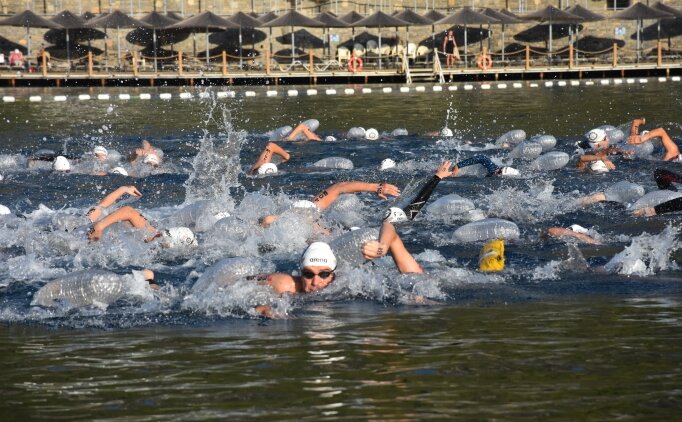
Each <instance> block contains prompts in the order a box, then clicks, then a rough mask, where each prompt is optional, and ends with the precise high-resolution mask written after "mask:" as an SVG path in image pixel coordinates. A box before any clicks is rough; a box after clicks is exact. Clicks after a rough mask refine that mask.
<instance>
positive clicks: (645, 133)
mask: <svg viewBox="0 0 682 422" xmlns="http://www.w3.org/2000/svg"><path fill="white" fill-rule="evenodd" d="M648 133H649V131H648V130H643V131H642V133H640V134H639V136H644V135H647V134H648Z"/></svg>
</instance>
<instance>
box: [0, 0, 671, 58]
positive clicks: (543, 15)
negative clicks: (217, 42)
mask: <svg viewBox="0 0 682 422" xmlns="http://www.w3.org/2000/svg"><path fill="white" fill-rule="evenodd" d="M680 17H682V11H680V10H677V9H675V8H672V7H670V6H667V5H665V4H663V3H660V2H659V3H657V4H656V5H654V6H653V7H649V6H647V5H645V4H643V3H635V4H633V5H632V6H630V7H628V8H627V9H625V10H623V11H620V12H618V13H616V14H614V15H613V16H612V17H611V19H621V20H636V21H637V32H636V35H637V51H638V52H639V51H640V46H641V40H640V32H642V21H643V20H646V19H656V20H658V25H657V28H658V37H659V38H660V33H661V29H660V28H661V20H663V19H673V18H675V21H676V22H677V25H678V26H679V18H680ZM603 19H605V17H604V16H602V15H599V14H596V13H594V12H592V11H590V10H588V9H586V8H584V7H582V6H580V5H576V6H573V7H571V8H569V9H567V10H561V9H558V8H556V7H554V6H547V7H545V8H543V9H539V10H536V11H534V12H531V13H528V14H526V15H524V16H516V15H514V14H513V13H511V12H509V11H507V10H502V11H496V10H493V9H489V8H488V9H484V10H483V11H480V12H479V11H476V10H474V9H472V8H470V7H464V8H461V9H459V10H458V11H456V12H455V13H453V14H450V15H443V14H441V13H440V12H438V11H436V10H431V11H429V12H427V13H426V14H424V15H419V14H417V13H415V12H413V11H412V10H410V9H406V10H403V11H401V12H398V13H396V14H394V15H389V14H386V13H384V12H382V11H377V12H375V13H373V14H372V15H370V16H367V17H364V16H362V15H360V14H358V13H357V12H349V13H348V14H346V15H344V16H340V17H337V16H335V15H334V14H333V13H331V12H323V13H320V14H319V15H318V16H316V17H315V18H309V17H307V16H304V15H302V14H301V13H299V12H297V11H295V10H290V11H288V12H287V13H285V14H283V15H281V16H277V15H275V14H274V13H272V12H271V13H268V14H266V15H263V16H260V17H259V16H258V15H255V14H254V13H252V14H246V13H243V12H238V13H237V14H235V15H233V16H231V17H229V18H222V17H220V16H218V15H216V14H214V13H212V12H210V11H206V12H203V13H201V14H198V15H196V16H193V17H190V18H187V19H184V20H183V19H182V18H181V17H180V16H178V15H175V14H172V13H169V14H166V15H162V14H160V13H158V12H151V13H149V14H148V15H146V16H144V17H143V18H141V19H139V20H138V19H135V18H132V17H130V16H128V15H126V14H125V13H123V12H121V11H114V12H112V13H109V14H106V15H103V16H100V17H94V16H93V15H91V14H90V15H89V16H87V15H86V16H82V17H80V16H77V15H74V14H72V13H71V12H69V11H68V10H66V11H63V12H61V13H59V14H57V15H55V16H54V17H53V18H52V19H50V20H47V19H45V18H42V17H40V16H38V15H36V14H34V13H33V12H31V11H29V10H26V11H24V12H21V13H19V14H17V15H14V16H11V17H9V18H7V19H4V20H0V25H4V26H17V27H25V28H26V31H27V39H28V54H29V55H30V54H31V39H30V37H29V36H28V35H29V30H30V28H48V29H53V30H63V31H64V36H65V42H66V55H67V60H70V51H69V50H70V46H71V44H72V42H71V40H70V36H71V35H72V34H73V31H93V30H94V28H102V29H104V31H105V37H106V31H107V29H114V28H115V29H116V36H117V41H118V42H117V50H118V51H117V56H118V62H119V65H120V60H121V50H120V49H121V47H120V45H121V43H120V29H121V28H133V29H135V31H136V32H137V34H139V35H132V33H131V34H129V36H128V37H127V38H128V40H129V41H130V40H131V39H134V38H135V37H136V36H143V35H144V34H148V33H149V31H151V34H152V43H153V51H154V67H155V69H157V62H156V52H157V44H158V38H159V35H161V37H162V38H163V39H164V42H166V43H167V42H168V41H169V40H170V41H171V42H178V41H180V40H183V39H186V38H187V37H188V36H189V33H190V32H194V33H196V32H199V31H202V32H205V33H206V61H207V63H208V60H209V32H219V31H225V30H226V29H227V30H230V29H231V30H234V31H236V34H237V37H238V46H239V57H240V66H241V65H242V64H243V63H242V61H241V60H242V55H243V54H242V52H243V50H242V48H243V47H242V46H243V36H242V35H243V29H247V28H249V29H253V28H257V27H260V28H270V31H272V29H271V28H275V27H291V40H290V41H291V51H292V62H293V60H294V58H293V57H294V56H295V55H294V52H295V48H296V42H295V32H294V27H308V28H322V29H323V31H324V30H326V29H328V28H351V29H352V34H353V40H354V38H355V28H357V27H365V28H377V30H378V47H379V49H378V52H379V53H378V59H379V60H378V62H379V66H381V51H382V48H381V47H382V32H381V30H382V28H387V27H388V28H394V27H395V28H398V27H405V28H406V37H407V39H408V42H409V28H410V26H428V25H431V27H432V28H431V29H432V31H431V33H432V41H433V42H434V44H435V25H458V26H462V27H464V31H463V34H464V42H463V44H464V54H465V56H466V55H467V53H468V51H467V45H468V40H467V33H468V31H467V27H468V26H471V25H481V26H482V25H492V24H496V25H502V45H503V46H504V36H505V27H506V25H513V24H519V23H522V22H525V21H528V20H533V21H538V22H540V23H543V24H546V25H547V27H548V29H549V37H548V49H547V51H548V54H549V55H550V57H551V54H552V39H553V34H552V29H553V26H554V25H557V24H559V25H569V28H571V29H570V32H571V35H572V32H573V31H572V29H575V33H576V34H577V32H578V30H579V27H578V24H579V23H580V22H594V21H599V20H603ZM252 33H253V32H252ZM183 37H184V38H183ZM270 40H271V41H270V42H271V43H272V32H270ZM571 42H572V40H571ZM105 49H106V44H105ZM271 49H272V45H271ZM502 54H503V57H504V47H503V50H502Z"/></svg>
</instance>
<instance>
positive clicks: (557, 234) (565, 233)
mask: <svg viewBox="0 0 682 422" xmlns="http://www.w3.org/2000/svg"><path fill="white" fill-rule="evenodd" d="M588 232H589V230H588V229H586V228H585V227H583V226H581V225H578V224H572V225H571V226H569V227H568V228H564V227H549V228H546V229H542V230H541V231H540V238H541V239H546V238H548V237H553V238H555V239H561V238H574V239H578V240H580V241H581V242H584V243H588V244H590V245H601V242H600V241H598V240H596V239H595V238H593V237H591V236H589V235H588V234H587V233H588Z"/></svg>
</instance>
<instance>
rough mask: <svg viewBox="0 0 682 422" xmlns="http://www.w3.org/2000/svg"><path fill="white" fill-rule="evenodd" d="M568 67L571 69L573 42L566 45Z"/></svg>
mask: <svg viewBox="0 0 682 422" xmlns="http://www.w3.org/2000/svg"><path fill="white" fill-rule="evenodd" d="M568 68H569V69H573V44H572V43H571V44H569V45H568Z"/></svg>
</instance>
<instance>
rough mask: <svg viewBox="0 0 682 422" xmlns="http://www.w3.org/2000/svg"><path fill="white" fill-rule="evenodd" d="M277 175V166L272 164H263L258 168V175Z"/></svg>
mask: <svg viewBox="0 0 682 422" xmlns="http://www.w3.org/2000/svg"><path fill="white" fill-rule="evenodd" d="M275 173H277V166H276V165H274V164H273V163H265V164H263V165H262V166H260V167H258V174H275Z"/></svg>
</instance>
